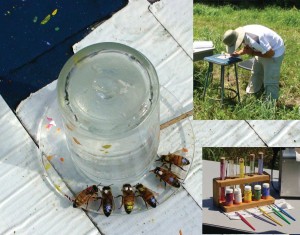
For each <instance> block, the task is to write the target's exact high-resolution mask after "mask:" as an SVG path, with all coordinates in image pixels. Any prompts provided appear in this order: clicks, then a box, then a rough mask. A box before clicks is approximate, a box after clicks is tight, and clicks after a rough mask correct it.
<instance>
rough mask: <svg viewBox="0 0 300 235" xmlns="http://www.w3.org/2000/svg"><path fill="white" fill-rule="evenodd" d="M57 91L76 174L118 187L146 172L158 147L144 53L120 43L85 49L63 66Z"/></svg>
mask: <svg viewBox="0 0 300 235" xmlns="http://www.w3.org/2000/svg"><path fill="white" fill-rule="evenodd" d="M57 92H58V103H59V108H60V111H61V115H62V119H63V123H64V130H65V134H66V139H67V143H68V148H69V151H70V152H71V156H72V160H73V162H74V165H75V166H76V167H77V169H78V171H79V172H81V173H83V174H84V175H85V176H87V177H88V178H89V179H91V180H93V181H95V182H99V183H103V184H112V183H113V184H115V183H118V182H119V183H120V184H121V183H125V182H127V183H128V182H129V183H130V182H134V181H136V180H139V178H140V177H142V176H143V175H144V174H145V173H146V172H148V171H149V167H150V166H151V164H152V163H153V161H154V160H155V158H156V156H157V149H158V145H159V131H160V121H159V118H160V115H159V82H158V78H157V74H156V71H155V69H154V67H153V65H152V64H151V62H150V61H149V60H148V59H147V58H146V57H145V56H144V55H143V54H141V53H140V52H138V51H137V50H135V49H133V48H131V47H128V46H125V45H122V44H119V43H110V42H105V43H98V44H94V45H91V46H88V47H85V48H84V49H82V50H80V51H78V52H77V53H76V54H74V55H73V56H72V57H71V58H70V59H69V60H68V61H67V63H66V64H65V65H64V67H63V68H62V70H61V72H60V74H59V78H58V83H57Z"/></svg>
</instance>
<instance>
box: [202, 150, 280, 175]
mask: <svg viewBox="0 0 300 235" xmlns="http://www.w3.org/2000/svg"><path fill="white" fill-rule="evenodd" d="M258 152H263V153H264V168H268V169H272V160H273V149H272V148H248V147H247V148H236V147H235V148H203V159H204V160H210V161H220V157H225V158H226V160H234V162H237V158H240V157H243V158H245V164H246V165H247V166H249V159H248V158H247V157H248V156H249V154H251V153H254V154H255V156H256V160H255V166H256V167H257V156H258ZM274 169H275V170H278V169H279V154H278V156H277V159H276V161H275V164H274Z"/></svg>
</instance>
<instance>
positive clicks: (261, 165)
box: [258, 152, 264, 175]
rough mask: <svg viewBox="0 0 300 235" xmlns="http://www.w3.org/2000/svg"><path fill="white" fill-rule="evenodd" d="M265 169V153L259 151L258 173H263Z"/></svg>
mask: <svg viewBox="0 0 300 235" xmlns="http://www.w3.org/2000/svg"><path fill="white" fill-rule="evenodd" d="M263 171H264V153H263V152H259V153H258V174H259V175H262V174H263Z"/></svg>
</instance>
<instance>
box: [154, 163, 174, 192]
mask: <svg viewBox="0 0 300 235" xmlns="http://www.w3.org/2000/svg"><path fill="white" fill-rule="evenodd" d="M150 172H153V173H154V174H155V175H156V176H157V177H159V178H160V180H163V181H164V182H165V186H166V184H169V185H171V186H173V187H175V188H179V187H180V182H179V180H178V179H180V178H179V177H178V176H177V175H175V174H174V173H173V172H172V171H168V170H166V169H164V168H162V167H156V168H155V169H153V170H151V171H150Z"/></svg>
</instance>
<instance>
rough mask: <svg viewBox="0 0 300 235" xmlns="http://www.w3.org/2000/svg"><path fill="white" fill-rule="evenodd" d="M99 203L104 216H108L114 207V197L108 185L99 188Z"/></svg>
mask: <svg viewBox="0 0 300 235" xmlns="http://www.w3.org/2000/svg"><path fill="white" fill-rule="evenodd" d="M101 194H102V197H101V199H102V200H101V204H100V207H101V205H102V208H103V213H104V215H105V216H107V217H108V216H110V214H111V212H112V211H113V209H114V198H113V195H112V192H111V188H110V186H104V187H103V188H102V190H101Z"/></svg>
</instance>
